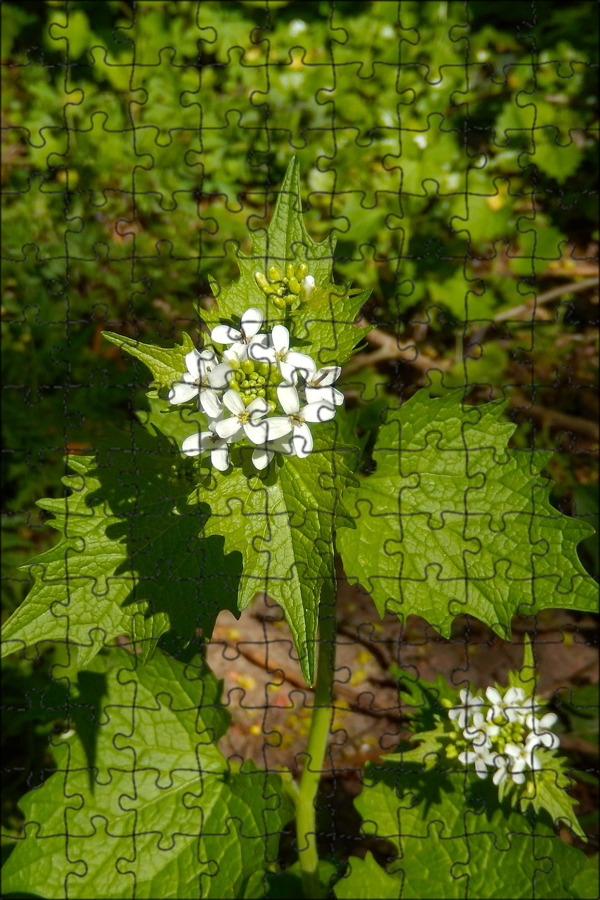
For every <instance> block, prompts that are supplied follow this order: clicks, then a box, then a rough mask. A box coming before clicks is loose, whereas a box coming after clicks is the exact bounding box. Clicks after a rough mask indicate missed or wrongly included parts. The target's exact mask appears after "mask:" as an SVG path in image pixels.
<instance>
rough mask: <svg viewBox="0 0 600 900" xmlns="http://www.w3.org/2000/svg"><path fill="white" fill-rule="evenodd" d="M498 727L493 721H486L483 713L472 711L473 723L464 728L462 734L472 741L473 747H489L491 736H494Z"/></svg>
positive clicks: (497, 731) (498, 729)
mask: <svg viewBox="0 0 600 900" xmlns="http://www.w3.org/2000/svg"><path fill="white" fill-rule="evenodd" d="M499 731H500V728H499V727H498V725H494V723H493V722H486V720H485V717H484V715H483V713H481V712H476V713H473V724H472V725H471V726H470V727H469V728H465V730H464V732H463V733H464V736H465V737H466V739H467V740H468V741H473V745H474V746H475V747H484V748H485V747H491V746H492V738H494V737H496V735H497V734H498V733H499Z"/></svg>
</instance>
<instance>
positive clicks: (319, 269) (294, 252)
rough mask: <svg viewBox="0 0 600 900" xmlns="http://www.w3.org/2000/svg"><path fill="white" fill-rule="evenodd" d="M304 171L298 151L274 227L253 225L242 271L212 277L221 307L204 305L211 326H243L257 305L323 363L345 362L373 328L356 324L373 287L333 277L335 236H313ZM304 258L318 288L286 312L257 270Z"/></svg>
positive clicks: (238, 256)
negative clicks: (225, 278) (303, 192)
mask: <svg viewBox="0 0 600 900" xmlns="http://www.w3.org/2000/svg"><path fill="white" fill-rule="evenodd" d="M299 173H300V168H299V165H298V162H297V160H296V158H295V157H294V158H292V160H291V162H290V164H289V166H288V168H287V171H286V173H285V178H284V180H283V183H282V185H281V188H280V190H279V192H278V198H277V203H276V204H275V210H274V212H273V216H272V218H271V222H270V223H269V228H268V230H267V229H265V228H264V227H263V228H256V229H253V230H251V232H250V237H251V242H252V244H251V250H250V253H249V254H244V253H242V252H241V251H240V250H239V249H238V250H237V252H236V262H237V264H238V266H239V269H240V276H241V277H240V278H239V279H238V280H237V281H235V282H233V283H232V284H231V285H230V286H229V287H222V286H219V285H218V284H217V282H216V281H215V280H214V279H211V278H209V281H210V284H211V288H212V290H213V293H214V295H215V297H216V299H217V304H218V310H217V309H211V310H208V311H205V310H201V314H202V317H203V319H204V320H205V322H206V324H207V325H208V326H209V327H210V328H213V327H214V326H215V325H217V324H219V322H221V321H223V320H229V321H231V322H232V323H233V324H234V325H236V326H237V325H238V324H239V320H240V317H241V315H242V313H243V312H244V311H245V310H246V309H248V308H249V307H256V308H258V309H260V310H261V311H262V312H263V314H264V316H265V319H267V320H268V321H269V323H270V324H275V323H276V322H282V323H284V324H287V325H288V326H289V327H290V328H291V331H292V337H293V339H294V342H295V346H297V347H299V348H300V349H302V351H303V352H306V353H310V354H311V355H312V356H313V357H314V359H315V360H316V361H317V362H318V364H319V366H324V365H329V364H336V365H341V364H342V363H344V362H345V361H346V359H347V358H348V357H349V356H350V354H351V353H352V351H353V349H354V348H355V347H356V345H357V344H358V343H359V342H360V340H361V339H362V338H363V336H364V335H365V334H366V333H367V332H368V331H369V330H370V326H368V327H360V328H358V327H357V326H356V325H355V324H354V320H355V318H356V316H357V315H358V313H359V311H360V309H361V307H362V306H363V305H364V303H365V302H366V301H367V299H368V297H369V294H370V291H368V290H357V289H352V288H349V287H348V286H346V285H336V284H335V283H334V282H333V280H332V277H331V272H332V268H333V254H334V250H335V239H334V238H333V237H331V238H326V239H325V240H324V241H321V242H320V243H316V242H315V241H313V240H312V238H311V237H310V235H309V233H308V231H307V229H306V226H305V224H304V220H303V218H302V206H301V201H300V174H299ZM302 262H303V263H306V265H307V266H308V273H309V274H310V275H312V276H313V277H314V279H315V289H314V290H313V292H312V294H311V295H310V297H309V299H308V301H306V302H305V303H303V304H302V305H301V306H300V308H298V309H296V310H293V311H292V312H290V313H289V317H287V318H286V315H285V313H282V311H281V310H279V309H277V308H276V307H275V306H274V304H273V303H272V300H271V299H268V298H267V296H266V295H265V294H264V293H263V292H262V291H261V290H260V288H259V287H258V286H257V284H256V279H255V274H256V273H257V272H261V273H262V274H264V275H266V274H267V271H268V269H269V267H270V266H276V267H278V268H279V269H280V270H282V269H285V266H286V264H287V263H302ZM269 296H272V295H269Z"/></svg>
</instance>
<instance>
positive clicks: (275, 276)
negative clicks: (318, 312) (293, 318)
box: [254, 263, 315, 310]
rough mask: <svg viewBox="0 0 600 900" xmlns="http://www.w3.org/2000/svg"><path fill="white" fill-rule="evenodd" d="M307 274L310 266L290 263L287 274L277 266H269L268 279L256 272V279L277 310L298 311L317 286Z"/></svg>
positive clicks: (286, 270)
mask: <svg viewBox="0 0 600 900" xmlns="http://www.w3.org/2000/svg"><path fill="white" fill-rule="evenodd" d="M307 273H308V266H307V265H306V264H305V263H300V264H299V265H294V264H293V263H288V264H287V266H286V267H285V273H282V272H281V271H280V270H279V269H278V268H277V266H269V268H268V269H267V276H268V277H265V275H263V273H262V272H256V273H255V275H254V278H255V279H256V283H257V285H258V286H259V288H260V289H261V291H262V292H263V294H265V296H266V297H268V298H270V299H271V300H272V302H273V305H274V306H275V307H276V308H277V309H281V310H284V309H286V307H289V308H290V309H296V308H297V307H298V306H299V305H300V303H303V302H304V301H306V300H308V298H309V297H310V294H311V293H312V290H313V288H314V286H315V279H314V278H313V276H312V275H308V274H307Z"/></svg>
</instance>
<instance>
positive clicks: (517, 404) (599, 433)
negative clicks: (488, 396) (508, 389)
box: [510, 393, 600, 443]
mask: <svg viewBox="0 0 600 900" xmlns="http://www.w3.org/2000/svg"><path fill="white" fill-rule="evenodd" d="M510 405H511V407H512V409H514V410H515V411H516V412H521V413H523V414H524V415H525V414H526V415H527V416H529V417H531V418H532V419H536V420H537V421H539V422H541V424H542V425H544V424H546V423H547V424H549V425H550V426H551V427H552V428H558V429H560V430H561V431H574V432H576V433H577V434H581V435H583V436H584V437H587V438H589V439H590V440H591V441H594V442H596V443H598V440H599V439H600V428H599V427H598V425H597V423H596V422H592V421H591V419H582V418H580V417H579V416H570V415H568V414H567V413H563V412H560V411H559V410H557V409H550V408H549V407H547V406H538V405H537V404H536V405H535V406H530V405H528V401H527V398H526V397H525V396H524V395H523V394H520V393H513V395H512V396H511V398H510Z"/></svg>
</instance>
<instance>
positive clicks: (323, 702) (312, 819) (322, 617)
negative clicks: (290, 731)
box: [296, 581, 335, 900]
mask: <svg viewBox="0 0 600 900" xmlns="http://www.w3.org/2000/svg"><path fill="white" fill-rule="evenodd" d="M334 664H335V590H334V587H333V584H332V583H331V582H329V581H327V582H325V583H324V585H323V588H322V591H321V601H320V603H319V660H318V664H317V682H316V685H315V699H314V706H313V713H312V718H311V722H310V732H309V735H308V745H307V748H306V753H307V758H306V764H305V766H304V770H303V772H302V777H301V779H300V785H299V788H298V795H297V798H296V837H297V841H298V856H299V858H300V869H301V871H302V885H303V888H304V896H305V897H306V898H307V900H313V898H314V900H321V898H323V897H325V896H326V893H325V892H324V890H323V888H322V887H321V883H320V881H319V869H318V866H319V856H318V853H317V836H316V830H317V829H316V809H315V801H316V797H317V790H318V788H319V782H320V780H321V772H322V769H323V760H324V759H325V751H326V749H327V738H328V736H329V726H330V720H331V687H332V683H333V669H334Z"/></svg>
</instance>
